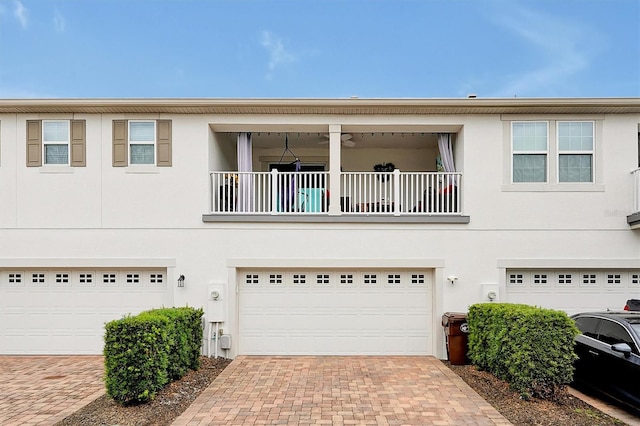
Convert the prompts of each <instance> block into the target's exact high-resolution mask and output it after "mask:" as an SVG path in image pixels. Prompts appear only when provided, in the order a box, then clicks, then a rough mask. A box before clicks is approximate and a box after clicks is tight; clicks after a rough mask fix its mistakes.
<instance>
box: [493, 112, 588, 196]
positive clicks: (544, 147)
mask: <svg viewBox="0 0 640 426" xmlns="http://www.w3.org/2000/svg"><path fill="white" fill-rule="evenodd" d="M597 123H598V122H597V121H579V120H575V121H561V120H549V121H512V122H510V131H511V134H510V135H509V138H505V144H506V143H509V144H510V147H509V148H510V150H511V170H510V175H511V176H510V177H507V175H506V174H505V178H506V179H509V178H510V180H511V183H512V184H521V183H530V184H545V185H526V186H525V185H514V187H517V186H520V188H521V189H525V188H534V187H535V188H536V189H537V190H545V189H556V190H561V191H562V190H576V189H578V188H579V189H578V190H581V191H582V190H585V191H590V190H597V188H596V187H595V186H594V185H590V186H586V185H571V184H576V183H577V184H585V183H591V184H593V183H596V182H597V181H598V177H597V176H596V170H595V167H596V163H597V162H598V160H597V152H596V151H598V148H597V146H598V140H597V137H596V135H597V134H598V124H597ZM507 131H508V130H507ZM505 147H506V146H505ZM507 170H508V168H505V173H508V171H507Z"/></svg>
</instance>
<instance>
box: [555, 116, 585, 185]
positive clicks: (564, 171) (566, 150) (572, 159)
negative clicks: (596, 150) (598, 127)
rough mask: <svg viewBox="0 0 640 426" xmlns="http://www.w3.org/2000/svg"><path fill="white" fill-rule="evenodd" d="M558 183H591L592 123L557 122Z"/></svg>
mask: <svg viewBox="0 0 640 426" xmlns="http://www.w3.org/2000/svg"><path fill="white" fill-rule="evenodd" d="M558 181H559V182H593V122H592V121H560V122H558Z"/></svg>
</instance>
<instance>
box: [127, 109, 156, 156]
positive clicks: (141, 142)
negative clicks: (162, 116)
mask: <svg viewBox="0 0 640 426" xmlns="http://www.w3.org/2000/svg"><path fill="white" fill-rule="evenodd" d="M136 123H153V141H152V142H145V141H132V140H131V125H132V124H136ZM134 145H136V146H141V145H143V146H149V145H150V146H151V147H152V148H153V149H152V152H153V162H151V163H135V162H133V158H134V156H133V155H132V152H131V148H132V147H133V146H134ZM157 145H158V123H157V120H127V150H128V152H127V155H128V156H129V165H130V166H134V167H138V166H141V167H145V166H157V165H158V154H157V152H156V151H157Z"/></svg>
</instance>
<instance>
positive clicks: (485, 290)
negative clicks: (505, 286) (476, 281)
mask: <svg viewBox="0 0 640 426" xmlns="http://www.w3.org/2000/svg"><path fill="white" fill-rule="evenodd" d="M498 290H499V287H498V284H482V300H484V301H488V302H498V301H499V300H500V293H499V292H498Z"/></svg>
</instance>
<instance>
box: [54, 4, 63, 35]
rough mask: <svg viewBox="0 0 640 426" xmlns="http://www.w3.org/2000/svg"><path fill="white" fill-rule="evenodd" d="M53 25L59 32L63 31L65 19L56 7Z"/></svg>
mask: <svg viewBox="0 0 640 426" xmlns="http://www.w3.org/2000/svg"><path fill="white" fill-rule="evenodd" d="M53 25H54V27H55V29H56V31H57V32H59V33H63V32H64V27H65V25H66V21H65V19H64V16H62V13H60V11H59V10H57V9H56V11H55V12H54V13H53Z"/></svg>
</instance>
